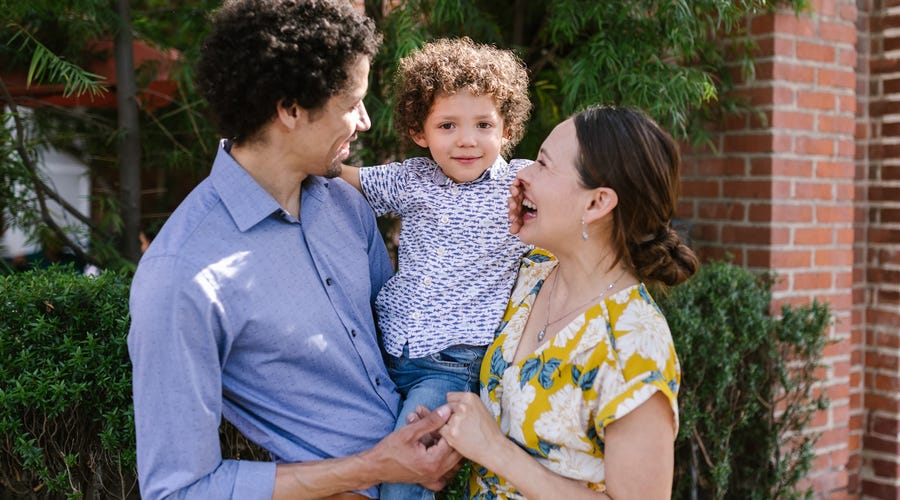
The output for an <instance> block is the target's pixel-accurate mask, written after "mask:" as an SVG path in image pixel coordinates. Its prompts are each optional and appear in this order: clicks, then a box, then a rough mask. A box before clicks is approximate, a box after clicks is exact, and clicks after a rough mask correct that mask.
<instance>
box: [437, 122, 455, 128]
mask: <svg viewBox="0 0 900 500" xmlns="http://www.w3.org/2000/svg"><path fill="white" fill-rule="evenodd" d="M438 128H442V129H444V130H450V129H451V128H453V124H452V123H442V124H440V125H438Z"/></svg>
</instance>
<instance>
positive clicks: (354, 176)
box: [341, 163, 362, 193]
mask: <svg viewBox="0 0 900 500" xmlns="http://www.w3.org/2000/svg"><path fill="white" fill-rule="evenodd" d="M341 179H344V180H345V181H347V182H348V183H349V184H350V185H351V186H353V187H355V188H356V190H357V191H359V192H360V193H362V184H360V182H359V167H353V166H350V165H347V164H346V163H345V164H343V165H341Z"/></svg>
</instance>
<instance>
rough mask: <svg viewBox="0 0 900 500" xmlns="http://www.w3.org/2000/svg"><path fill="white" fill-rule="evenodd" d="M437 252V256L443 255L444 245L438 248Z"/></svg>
mask: <svg viewBox="0 0 900 500" xmlns="http://www.w3.org/2000/svg"><path fill="white" fill-rule="evenodd" d="M437 254H438V257H443V256H444V247H441V248H438V249H437Z"/></svg>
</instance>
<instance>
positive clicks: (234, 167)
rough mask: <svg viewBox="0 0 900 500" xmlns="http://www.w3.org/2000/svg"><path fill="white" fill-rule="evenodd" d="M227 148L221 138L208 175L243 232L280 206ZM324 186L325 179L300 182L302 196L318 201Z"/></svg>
mask: <svg viewBox="0 0 900 500" xmlns="http://www.w3.org/2000/svg"><path fill="white" fill-rule="evenodd" d="M230 150H231V142H230V141H229V140H227V139H222V141H221V142H220V143H219V151H218V153H216V159H215V161H214V162H213V168H212V172H210V174H209V177H210V179H211V180H212V183H213V186H215V188H216V191H217V192H218V193H219V197H220V198H221V199H222V202H223V203H224V205H225V209H226V210H228V214H229V215H230V216H231V218H232V220H234V223H235V224H236V225H237V227H238V229H239V230H240V231H241V232H244V231H246V230H248V229H250V228H251V227H253V226H255V225H256V224H258V223H259V222H260V221H262V220H263V219H265V218H267V217H269V216H270V215H272V214H273V213H276V212H281V210H282V209H281V206H280V205H279V204H278V202H276V201H275V198H273V197H272V195H271V194H269V192H268V191H266V190H265V189H263V187H262V186H260V185H259V183H257V182H256V180H254V179H253V177H251V176H250V174H248V173H247V171H246V170H244V167H242V166H241V165H240V164H239V163H238V162H237V161H235V159H234V158H233V157H232V156H231V154H230V152H229V151H230ZM327 188H328V180H327V179H323V178H320V177H315V176H310V177H307V179H306V180H305V181H304V182H303V196H304V197H306V196H307V195H310V196H312V197H313V198H315V199H316V200H319V201H321V200H322V199H323V198H324V197H325V189H327Z"/></svg>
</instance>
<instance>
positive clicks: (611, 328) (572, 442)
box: [468, 249, 681, 499]
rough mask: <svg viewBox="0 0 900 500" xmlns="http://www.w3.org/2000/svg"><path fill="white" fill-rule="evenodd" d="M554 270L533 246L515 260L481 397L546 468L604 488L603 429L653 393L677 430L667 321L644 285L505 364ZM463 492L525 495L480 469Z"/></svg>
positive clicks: (675, 376) (676, 379)
mask: <svg viewBox="0 0 900 500" xmlns="http://www.w3.org/2000/svg"><path fill="white" fill-rule="evenodd" d="M555 266H556V260H555V259H554V258H553V256H552V255H550V254H549V253H547V252H546V251H544V250H541V249H536V250H534V251H533V252H531V253H529V254H528V255H527V256H526V257H525V259H524V260H523V262H522V266H521V267H520V269H519V277H518V281H517V283H516V286H515V288H514V289H513V292H512V294H511V296H510V301H509V304H508V305H507V309H506V313H505V314H504V317H503V321H502V323H501V324H500V327H499V328H498V330H497V338H496V339H495V340H494V343H493V344H492V345H491V346H490V348H488V351H487V355H486V356H485V361H484V363H483V364H482V366H481V386H482V389H481V399H482V400H483V401H484V403H485V405H486V406H487V408H488V410H489V411H490V412H491V414H492V415H493V416H494V417H495V418H496V419H497V422H498V424H499V425H500V429H501V430H502V431H503V433H504V434H506V436H507V437H509V438H510V439H511V440H513V441H514V442H515V443H516V444H518V445H519V446H520V447H521V448H522V449H524V450H525V451H526V452H528V453H529V454H531V455H532V456H533V457H534V458H535V459H536V460H538V461H539V462H540V463H541V464H543V465H544V466H545V467H548V468H549V469H550V470H552V471H554V472H556V473H557V474H560V475H563V476H566V477H569V478H572V479H576V480H578V481H583V482H584V483H585V484H586V485H587V486H588V487H590V488H592V489H594V490H597V491H604V490H605V476H604V469H605V467H604V461H603V460H604V453H603V447H604V432H605V429H606V426H608V425H609V424H610V423H612V422H614V421H615V420H617V419H619V418H622V417H623V416H625V415H627V414H628V413H629V412H630V411H632V410H634V409H635V408H637V407H638V406H640V405H641V404H642V403H644V402H645V401H647V400H648V399H649V398H650V397H651V396H653V394H655V393H657V392H660V393H662V394H663V395H664V396H666V398H667V399H668V400H669V403H670V404H671V406H672V411H673V414H674V425H675V429H676V431H677V428H678V406H677V395H678V385H679V383H680V380H681V368H680V366H679V363H678V357H677V356H676V354H675V347H674V344H673V342H672V336H671V333H670V332H669V327H668V324H667V323H666V320H665V318H664V317H663V315H662V312H661V311H660V310H659V307H657V305H656V303H655V302H654V301H653V298H652V297H651V296H650V294H649V293H648V292H647V289H646V287H645V286H644V285H643V284H638V285H634V286H632V287H629V288H626V289H623V290H620V291H618V292H616V293H614V294H613V295H611V296H609V297H606V298H605V299H603V300H602V301H600V302H598V303H597V304H594V305H592V306H590V307H589V308H588V309H587V310H586V311H585V312H584V313H583V314H582V315H580V316H578V317H576V318H575V319H574V320H573V321H572V322H571V323H569V324H568V325H567V326H565V327H564V328H563V329H562V330H561V331H560V332H559V333H558V334H557V335H556V336H555V337H554V338H553V339H552V340H551V341H550V342H547V343H545V344H543V345H542V346H540V347H538V348H537V350H535V352H534V353H532V354H530V355H529V356H527V357H525V358H523V359H522V360H520V361H519V362H517V363H513V359H514V357H515V352H516V348H517V347H518V345H519V340H520V338H521V336H522V331H523V330H524V328H525V323H526V322H527V321H528V315H529V313H530V310H531V306H532V304H533V303H534V300H535V297H536V296H537V293H538V291H539V290H540V289H541V286H542V285H543V283H544V279H545V278H546V277H547V276H548V275H549V274H550V271H552V270H553V268H554V267H555ZM468 489H469V496H470V497H471V498H485V499H495V498H496V499H506V498H523V497H522V495H521V494H520V493H518V492H517V491H516V490H515V488H514V487H513V486H512V485H511V484H510V483H508V482H506V481H505V480H504V479H503V478H502V477H498V476H497V475H495V474H493V473H492V472H491V471H489V470H487V469H485V468H484V467H482V466H480V465H478V464H475V466H474V467H472V475H471V476H470V478H469V484H468Z"/></svg>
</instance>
